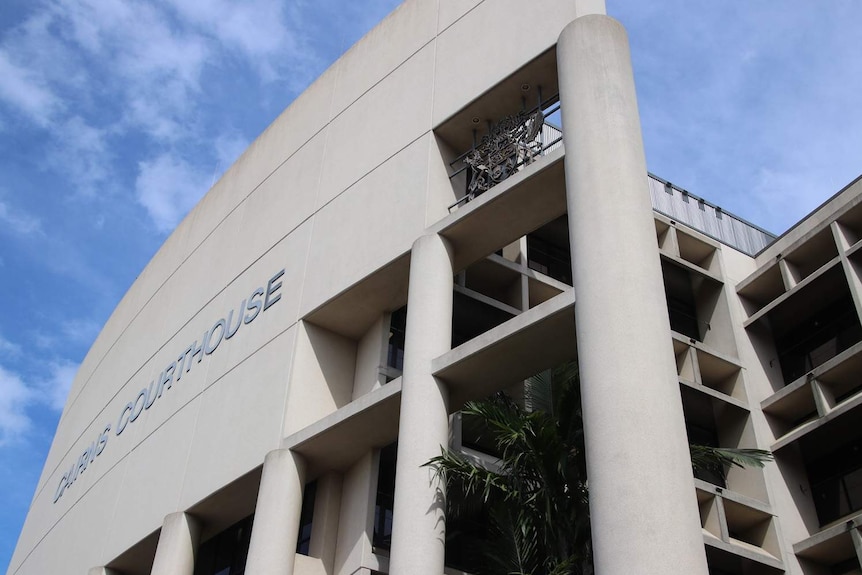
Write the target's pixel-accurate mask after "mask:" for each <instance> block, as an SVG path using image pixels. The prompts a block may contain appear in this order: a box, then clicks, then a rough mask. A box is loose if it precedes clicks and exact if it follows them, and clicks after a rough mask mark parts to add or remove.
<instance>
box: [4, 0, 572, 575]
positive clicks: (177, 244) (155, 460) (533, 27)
mask: <svg viewBox="0 0 862 575" xmlns="http://www.w3.org/2000/svg"><path fill="white" fill-rule="evenodd" d="M575 4H576V3H573V2H570V1H569V0H555V1H553V2H547V3H543V5H542V8H541V10H534V9H526V10H525V9H524V6H523V4H522V3H521V2H519V1H516V0H484V1H479V2H477V1H466V0H439V1H430V0H413V1H408V2H406V3H405V4H404V5H402V6H401V7H400V8H398V9H397V10H396V11H395V12H394V13H392V14H391V15H390V16H389V17H388V18H387V19H386V20H385V21H384V22H383V23H381V24H380V25H379V26H378V27H377V28H375V29H374V30H373V31H372V32H371V33H370V34H369V35H368V36H366V37H365V38H364V39H363V40H361V41H360V42H359V43H358V44H357V45H356V46H354V47H353V48H352V49H351V50H350V51H349V52H347V53H346V54H345V55H344V56H343V57H342V58H341V59H340V60H338V61H337V62H336V63H335V64H334V65H333V66H332V67H331V68H330V69H328V70H327V71H326V72H324V74H323V75H322V76H321V77H320V78H319V79H318V80H317V81H316V82H315V83H314V84H313V85H312V86H311V87H309V88H308V90H306V92H304V93H303V94H302V95H301V96H299V97H298V98H297V99H296V101H294V102H293V103H292V104H291V105H290V107H289V108H287V109H286V110H285V111H284V112H283V113H282V114H281V116H279V117H278V118H277V119H276V120H275V121H274V122H273V124H272V125H271V126H270V127H269V128H268V129H267V130H266V131H265V132H264V133H263V134H261V136H260V137H259V138H258V139H257V140H256V141H255V142H254V143H253V144H252V145H251V146H250V147H249V148H248V150H247V151H246V152H245V153H244V154H243V156H242V157H241V158H240V159H239V160H238V161H237V162H236V164H234V165H233V166H232V167H231V168H230V169H229V170H228V172H227V173H226V174H225V175H224V176H223V177H222V179H221V180H220V181H219V182H218V183H217V184H216V185H215V186H214V187H213V188H212V190H210V192H209V193H208V194H207V195H206V197H205V198H204V199H203V200H202V201H201V202H200V204H199V205H198V206H197V207H195V208H194V210H192V212H191V213H190V214H189V215H188V216H187V217H186V218H185V220H184V221H183V222H182V223H181V224H180V225H179V226H178V228H177V229H176V230H175V231H174V233H173V234H172V235H171V236H170V237H169V238H168V239H167V240H166V242H165V244H164V245H163V246H162V248H161V249H160V250H159V252H158V253H157V254H156V256H155V257H154V258H153V259H152V261H151V262H150V263H149V265H147V267H146V268H145V269H144V270H143V272H142V273H141V275H140V276H139V278H138V279H137V281H136V282H135V283H134V285H133V286H132V287H131V288H130V289H129V291H128V293H127V294H126V296H125V297H124V298H123V300H122V301H121V302H120V304H119V305H118V306H117V309H116V310H115V311H114V313H113V315H112V316H111V318H110V320H109V321H108V322H107V324H106V325H105V327H104V329H103V330H102V332H101V334H100V335H99V336H98V338H97V340H96V341H95V343H94V344H93V346H92V348H91V350H90V352H89V353H88V355H87V357H86V359H85V360H84V362H83V363H82V365H81V368H80V371H79V373H78V375H77V378H76V379H75V382H74V385H73V388H72V391H71V393H70V396H69V400H68V403H67V405H66V407H65V409H64V412H63V415H62V418H61V420H60V424H59V427H58V430H57V434H56V436H55V438H54V442H53V445H52V447H51V451H50V454H49V455H48V459H47V461H46V464H45V468H44V471H43V474H42V477H41V479H40V481H39V485H38V487H37V491H36V494H35V497H34V499H33V503H32V506H31V509H30V513H29V515H28V518H27V521H26V524H25V526H24V529H23V532H22V534H21V537H20V540H19V542H18V547H17V549H16V551H15V555H14V557H13V559H12V562H11V565H10V568H9V573H21V574H24V573H84V572H86V571H87V570H88V569H89V568H90V567H93V566H98V565H104V564H106V563H108V562H110V561H111V560H112V559H113V558H115V557H117V556H118V555H119V554H121V553H122V552H124V551H125V550H126V549H128V548H129V547H130V546H132V545H134V544H136V543H137V542H139V541H140V540H142V539H143V538H145V537H147V536H149V535H151V534H152V533H154V532H155V531H157V530H158V529H159V528H160V527H161V525H162V521H163V518H164V517H165V516H166V515H168V514H170V513H172V512H176V511H183V510H186V509H188V508H189V507H191V506H192V505H194V504H195V503H196V502H199V501H200V500H201V499H203V498H204V497H206V496H208V495H209V494H211V493H213V492H214V491H216V490H218V489H219V488H221V487H222V486H224V485H226V484H228V483H229V482H231V481H233V480H234V479H236V478H237V477H240V476H241V475H243V474H245V473H247V472H249V471H250V470H253V469H255V468H256V467H258V466H260V465H261V463H262V462H263V459H264V456H265V454H266V453H267V452H268V451H270V450H272V449H275V448H278V447H279V445H280V443H281V440H282V438H283V437H284V436H285V433H286V431H290V430H295V429H296V428H297V422H296V421H291V420H290V417H291V416H290V415H289V414H290V413H293V412H296V411H297V410H298V408H301V407H303V406H298V405H293V406H290V405H288V403H289V401H288V400H289V395H290V396H291V397H293V398H295V400H294V401H296V402H298V401H300V399H301V398H302V397H303V396H304V395H303V393H301V390H290V389H289V387H290V386H289V382H290V381H291V370H292V369H293V368H294V363H295V362H294V358H295V356H296V353H297V352H296V349H297V346H301V345H302V343H301V342H302V341H304V340H305V339H307V337H308V335H307V334H305V333H304V331H303V329H301V328H300V327H299V324H298V323H297V322H298V321H299V320H300V319H302V318H303V317H305V316H306V315H307V314H308V313H309V312H311V311H313V310H315V309H316V308H318V307H319V306H321V304H324V303H325V302H327V301H328V300H330V299H331V298H333V297H334V296H335V295H337V294H339V293H340V292H342V291H343V290H345V289H346V288H347V287H349V286H351V285H352V284H354V283H356V282H357V281H359V280H361V279H362V278H363V277H365V276H367V275H368V274H369V273H371V272H372V271H373V270H375V269H378V268H380V267H381V266H383V265H385V264H387V263H389V262H391V261H392V260H394V259H396V258H398V257H400V256H402V255H403V254H405V253H407V252H408V251H409V250H410V247H411V245H412V243H413V241H414V240H415V239H416V238H417V237H418V236H420V235H421V234H422V233H423V231H424V230H425V228H426V227H427V226H429V225H430V224H432V223H433V222H436V221H437V220H439V219H440V218H441V217H443V216H444V215H445V214H446V213H447V211H446V208H447V206H448V205H449V204H450V203H451V202H452V201H454V196H453V192H452V187H451V185H450V184H449V181H448V175H447V172H446V165H445V161H444V160H443V155H442V154H441V150H440V149H439V144H438V141H437V139H436V138H435V136H434V133H433V131H432V129H433V128H434V127H436V126H437V125H438V124H439V123H441V122H442V121H444V120H445V119H447V118H449V117H451V116H452V115H453V114H455V113H456V112H457V111H458V110H460V109H461V108H463V107H464V106H465V105H466V104H467V103H469V102H470V101H472V100H474V99H475V98H477V97H478V96H480V95H481V94H482V93H483V92H484V91H486V90H487V89H488V88H489V87H491V86H493V85H495V84H496V83H498V82H500V81H501V80H502V79H503V78H505V77H506V76H508V75H509V74H510V73H511V72H512V71H514V70H516V69H517V68H518V67H520V66H522V65H523V64H524V63H526V62H528V61H530V60H531V59H533V58H535V57H536V56H537V55H539V54H541V53H542V52H544V51H546V50H547V49H548V48H550V47H552V46H553V45H554V43H555V42H556V38H557V36H558V34H559V32H560V30H561V29H562V27H563V26H564V25H565V24H566V23H567V22H569V21H570V20H572V19H574V18H575V15H576V14H575ZM282 270H283V274H281V275H278V274H279V273H280V272H281V271H282ZM276 275H278V277H277V278H276V279H275V280H273V281H270V280H271V278H273V277H274V276H276ZM257 288H261V290H260V291H263V292H267V291H269V292H270V294H269V299H270V301H271V302H272V303H271V305H270V306H269V307H268V308H267V309H265V310H263V309H260V310H259V311H257V312H255V310H256V309H258V307H257V304H259V305H260V308H263V304H264V300H266V299H267V294H266V293H260V291H256V290H257ZM252 296H253V298H252ZM250 298H252V301H253V302H257V303H251V304H250V303H249V299H250ZM243 302H244V303H243ZM243 307H244V308H245V309H243ZM232 311H233V314H232V315H231V312H232ZM241 314H242V315H243V316H244V318H251V317H253V319H252V320H251V321H250V322H249V323H242V324H241V325H240V326H239V328H238V330H237V331H236V332H235V333H233V334H232V337H230V338H229V339H228V338H227V337H226V335H227V334H226V333H225V332H226V331H227V332H233V329H234V328H235V327H236V325H237V323H238V319H239V317H240V315H241ZM221 319H224V320H225V323H224V324H219V323H218V322H219V320H221ZM211 329H212V330H213V334H212V337H211V338H210V340H209V348H210V349H212V351H211V353H209V354H207V353H205V352H206V351H207V350H204V352H202V354H201V355H200V356H195V357H193V358H192V357H191V355H192V353H191V352H193V351H195V350H194V347H193V346H194V345H195V344H196V345H198V346H199V345H201V343H202V341H203V336H204V334H206V333H208V332H209V331H210V330H211ZM298 335H299V336H301V337H298ZM190 346H192V347H193V349H192V350H189V352H188V353H187V350H188V348H189V347H190ZM198 357H201V358H202V359H201V361H198ZM180 358H183V359H180ZM180 361H181V362H182V365H183V366H189V365H191V367H190V369H189V370H188V371H186V370H185V369H183V368H182V367H180ZM172 365H173V367H172V368H171V366H172ZM163 372H166V373H165V376H164V377H162V374H163ZM168 376H170V378H168ZM310 381H313V378H312V379H311V380H310ZM143 390H151V391H147V392H143ZM312 395H313V394H312ZM346 400H347V401H349V400H350V397H349V395H348V397H347V398H346ZM343 401H344V398H338V397H333V400H332V402H330V403H329V404H325V405H322V406H319V407H318V408H317V409H318V411H324V412H325V411H327V410H330V411H331V410H332V409H335V408H336V407H337V406H338V404H339V403H341V402H343ZM130 402H131V403H132V408H131V409H127V408H126V406H127V405H128V404H129V403H130ZM136 402H137V405H136ZM324 403H326V402H324ZM147 405H149V407H148V408H147V407H146V406H147ZM138 411H140V414H139V415H137V416H136V414H137V413H138ZM299 411H302V409H299ZM312 411H313V410H312ZM132 418H134V420H133V421H130V420H131V419H132ZM108 425H110V430H108V431H105V429H106V426H108ZM118 429H121V430H122V433H121V434H120V435H117V431H118ZM91 446H92V448H91ZM70 472H71V474H70ZM64 475H65V476H66V479H65V484H66V486H65V488H63V485H64V479H63V477H64ZM70 478H71V479H70ZM58 494H59V497H58ZM55 498H56V502H55Z"/></svg>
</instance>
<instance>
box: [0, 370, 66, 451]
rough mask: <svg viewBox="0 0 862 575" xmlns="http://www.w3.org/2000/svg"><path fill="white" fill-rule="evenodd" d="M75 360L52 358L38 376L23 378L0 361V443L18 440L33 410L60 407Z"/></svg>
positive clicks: (28, 422)
mask: <svg viewBox="0 0 862 575" xmlns="http://www.w3.org/2000/svg"><path fill="white" fill-rule="evenodd" d="M79 367H80V365H79V364H77V363H75V362H72V361H68V360H65V359H55V360H53V361H51V362H49V363H48V364H47V372H46V373H44V374H43V375H42V376H41V377H31V378H29V383H28V382H27V378H25V377H24V376H23V375H21V374H20V373H18V372H16V371H14V370H12V369H9V368H7V367H4V366H3V365H2V364H0V397H2V398H3V401H0V447H3V446H5V445H8V444H10V443H15V442H19V441H22V440H23V439H24V437H25V435H26V433H27V432H28V431H29V430H30V429H31V428H32V425H33V410H35V409H37V408H39V407H42V408H47V409H50V410H53V411H55V412H59V411H62V409H63V405H64V404H65V403H66V398H67V396H68V395H69V389H70V388H71V386H72V382H73V381H74V379H75V374H76V373H77V372H78V368H79Z"/></svg>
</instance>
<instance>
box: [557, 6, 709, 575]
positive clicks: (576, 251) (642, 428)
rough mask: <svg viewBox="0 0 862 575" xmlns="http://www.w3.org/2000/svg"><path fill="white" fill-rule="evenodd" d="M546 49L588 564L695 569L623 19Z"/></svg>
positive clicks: (698, 554) (649, 572) (645, 572)
mask: <svg viewBox="0 0 862 575" xmlns="http://www.w3.org/2000/svg"><path fill="white" fill-rule="evenodd" d="M557 61H558V66H559V81H560V101H561V108H562V114H563V118H562V119H563V143H564V146H565V150H566V158H565V170H566V195H567V201H568V213H569V230H570V238H571V248H572V250H571V252H572V264H573V268H572V269H573V274H574V287H575V294H576V303H575V317H576V322H577V336H578V356H579V362H580V375H581V386H582V401H583V414H584V426H585V439H586V448H587V471H588V476H589V482H590V514H591V519H592V536H593V550H594V555H595V567H596V573H598V574H600V575H622V574H628V573H638V574H641V575H672V574H679V575H706V573H707V567H706V556H705V553H704V547H703V537H702V535H701V528H700V519H699V516H698V509H697V502H696V497H695V492H694V486H693V481H692V471H691V463H690V457H689V452H688V445H687V441H686V432H685V422H684V418H683V412H682V401H681V398H680V392H679V384H678V381H677V377H676V365H675V362H674V355H673V348H672V342H671V338H670V326H669V320H668V312H667V303H666V300H665V294H664V287H663V282H662V274H661V267H660V261H659V255H658V252H657V247H656V245H657V244H656V235H655V225H654V223H653V217H652V206H651V203H650V198H649V191H648V187H647V169H646V161H645V159H644V151H643V141H642V138H641V129H640V119H639V117H638V109H637V99H636V96H635V86H634V76H633V74H632V68H631V60H630V56H629V46H628V39H627V37H626V33H625V30H624V29H623V27H622V25H620V23H619V22H617V21H616V20H614V19H612V18H609V17H607V16H603V15H588V16H583V17H581V18H578V19H576V20H575V21H573V22H572V23H570V24H569V25H568V26H567V27H566V28H565V29H564V30H563V32H562V34H561V35H560V39H559V43H558V44H557Z"/></svg>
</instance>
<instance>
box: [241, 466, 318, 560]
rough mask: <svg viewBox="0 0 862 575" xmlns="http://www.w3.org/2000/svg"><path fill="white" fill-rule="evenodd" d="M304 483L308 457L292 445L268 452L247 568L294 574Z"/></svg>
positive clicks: (258, 494) (261, 480)
mask: <svg viewBox="0 0 862 575" xmlns="http://www.w3.org/2000/svg"><path fill="white" fill-rule="evenodd" d="M304 486H305V460H304V459H303V458H302V456H301V455H299V454H296V453H293V452H292V451H290V450H289V449H276V450H274V451H270V452H269V453H267V454H266V458H265V459H264V462H263V473H262V475H261V478H260V488H259V489H258V493H257V506H256V507H255V511H254V523H253V524H252V527H251V541H250V542H249V547H248V558H247V559H246V564H245V572H246V573H248V574H249V575H264V574H266V575H293V563H294V560H295V559H296V541H297V538H298V537H299V520H300V514H301V512H302V490H303V487H304Z"/></svg>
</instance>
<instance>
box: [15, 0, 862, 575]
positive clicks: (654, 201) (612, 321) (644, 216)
mask: <svg viewBox="0 0 862 575" xmlns="http://www.w3.org/2000/svg"><path fill="white" fill-rule="evenodd" d="M513 14H517V17H513ZM500 38H511V39H515V38H516V39H517V41H509V42H501V41H500ZM466 54H469V55H470V56H469V59H470V61H471V65H470V66H469V67H468V66H465V65H464V59H465V55H466ZM558 108H560V109H562V124H561V125H556V126H554V125H551V124H552V123H553V122H554V121H555V118H556V117H557V115H556V110H557V109H558ZM860 199H862V181H860V180H857V181H856V182H854V183H853V184H851V185H850V186H848V187H847V188H845V189H844V190H842V191H841V192H840V193H839V194H838V195H836V196H835V197H833V198H832V199H831V200H829V201H828V202H827V203H826V204H824V205H823V206H822V207H820V208H819V209H818V210H816V211H815V212H814V213H813V214H812V215H810V216H809V217H807V218H806V219H805V220H803V221H801V222H800V223H799V224H797V225H796V226H795V227H793V228H792V229H791V230H790V231H788V232H787V233H785V234H784V235H782V236H781V237H779V238H777V239H776V238H774V237H772V236H770V235H769V234H767V233H766V232H764V231H763V230H760V229H758V228H756V227H755V226H752V225H751V224H747V223H746V222H744V221H742V220H740V219H739V218H736V217H734V216H733V215H732V214H728V213H725V212H724V211H722V210H720V209H719V208H717V207H716V206H714V205H712V204H710V203H708V202H706V201H704V200H702V199H700V198H698V197H697V196H694V195H692V194H690V193H688V192H687V191H685V190H681V189H680V188H678V187H676V186H674V185H672V184H670V183H668V182H666V181H664V180H660V179H659V178H656V177H653V176H649V177H648V175H647V168H646V165H645V161H644V153H643V144H642V139H641V135H640V125H639V118H638V111H637V102H636V97H635V91H634V80H633V76H632V71H631V65H630V60H629V49H628V43H627V39H626V36H625V32H624V30H623V29H622V27H621V26H620V24H619V23H617V22H616V21H614V20H613V19H611V18H608V17H607V16H605V15H604V2H603V1H602V0H580V1H579V0H575V1H572V0H553V1H548V2H544V3H542V7H541V9H540V10H523V3H522V2H516V1H514V0H484V1H479V0H433V1H432V0H408V1H407V2H405V3H404V4H403V5H402V6H401V7H400V8H398V9H397V10H396V11H395V12H393V13H392V14H391V15H390V16H389V17H388V18H387V19H386V20H385V21H384V22H382V23H381V24H380V25H378V27H377V28H375V29H374V30H373V31H372V32H371V33H370V34H368V35H367V36H366V37H365V38H364V39H362V40H361V41H360V42H359V43H358V44H356V45H355V46H354V47H353V48H352V49H351V50H350V51H348V52H347V53H346V54H345V55H344V56H343V57H342V58H341V59H339V60H338V61H337V62H336V63H335V64H334V65H333V66H332V67H331V68H330V69H329V70H327V71H326V72H325V73H324V74H323V75H322V76H321V77H320V78H319V79H318V80H317V81H316V82H315V83H314V84H313V85H312V86H311V87H310V88H309V89H308V90H307V91H306V92H305V93H303V94H302V95H301V96H300V97H299V98H297V100H296V101H294V102H293V103H292V104H291V105H290V107H289V108H287V109H286V110H285V111H284V113H283V114H282V115H281V116H280V117H279V118H278V119H277V120H276V121H275V122H274V123H273V124H272V125H271V126H270V127H269V128H268V129H267V130H266V131H265V132H264V133H263V134H262V135H261V136H260V137H259V138H258V139H257V140H256V141H255V142H254V143H253V144H252V145H251V146H250V147H249V149H248V150H247V151H246V152H245V153H244V154H243V156H242V157H241V158H240V159H239V160H238V161H237V162H236V164H235V165H234V166H232V167H231V168H230V169H229V170H228V171H227V173H226V174H225V175H224V176H223V177H222V179H221V180H220V181H219V182H218V183H217V184H216V185H215V186H214V187H213V188H212V190H210V192H209V193H208V194H207V195H206V197H205V198H204V199H203V200H202V201H201V202H200V204H199V205H198V206H197V207H196V208H194V210H193V211H192V212H191V213H190V214H189V215H188V217H186V218H185V220H184V221H183V222H182V223H181V224H180V226H179V227H178V228H177V229H176V231H175V232H174V233H173V234H172V235H171V236H170V237H169V238H168V239H167V241H166V242H165V244H164V246H163V247H162V248H161V249H160V251H159V252H158V253H157V255H156V256H155V257H154V258H153V260H152V261H151V262H150V263H149V265H148V266H147V267H146V268H145V269H144V270H143V272H142V273H141V275H140V277H139V278H138V279H137V281H136V282H135V283H134V285H133V286H132V287H131V289H130V290H129V292H128V293H127V294H126V296H125V297H124V298H123V300H122V301H121V302H120V304H119V305H118V307H117V309H116V311H115V312H114V313H113V315H112V316H111V318H110V319H109V321H108V323H107V324H106V325H105V327H104V329H103V330H102V332H101V334H100V335H99V336H98V338H97V340H96V341H95V343H94V344H93V347H92V349H91V350H90V352H89V354H88V355H87V357H86V359H85V360H84V362H83V364H82V365H81V368H80V372H79V373H78V375H77V378H76V379H75V383H74V385H73V388H72V390H71V392H70V395H69V399H68V402H67V404H66V407H65V409H64V411H63V415H62V418H61V420H60V423H59V427H58V430H57V434H56V437H55V438H54V442H53V445H52V447H51V451H50V454H49V456H48V459H47V461H46V463H45V468H44V471H43V473H42V477H41V479H40V481H39V485H38V487H37V490H36V494H35V496H34V498H33V502H32V505H31V508H30V512H29V515H28V517H27V521H26V523H25V525H24V529H23V531H22V533H21V536H20V539H19V541H18V546H17V549H16V551H15V555H14V557H13V559H12V562H11V565H10V568H9V571H8V573H9V574H10V575H32V574H40V575H41V574H47V573H51V574H54V573H57V574H60V573H64V574H65V573H69V574H85V573H89V574H90V575H106V574H112V573H119V574H127V575H135V574H146V573H153V574H156V575H163V574H178V575H180V574H182V575H193V574H198V575H214V574H226V573H242V572H245V573H250V574H254V575H258V574H267V575H268V574H285V575H286V574H291V573H295V574H296V575H312V574H314V575H322V574H326V575H348V574H351V575H352V574H357V575H358V574H365V575H370V574H371V573H393V574H396V575H407V574H411V575H413V574H416V575H440V574H441V573H443V572H444V571H445V572H447V573H453V572H457V571H453V569H454V568H455V567H456V566H450V567H446V565H447V563H450V564H451V563H452V561H451V560H452V556H451V555H450V556H449V557H447V555H446V552H445V545H444V540H445V532H444V531H445V526H444V522H443V521H442V520H443V519H444V517H443V510H442V509H441V507H440V498H439V496H440V491H439V489H440V487H441V486H440V485H439V484H438V483H437V482H435V480H434V479H433V478H432V477H431V475H430V472H429V470H428V469H427V468H423V467H420V466H421V464H423V463H424V462H426V461H427V460H428V459H429V458H431V457H432V456H434V455H437V454H439V451H440V446H441V445H450V444H451V445H453V446H455V447H457V448H462V449H464V450H469V449H470V447H469V441H468V439H469V438H466V437H465V436H464V434H462V433H461V431H460V427H459V424H458V421H459V420H458V416H457V411H458V409H459V408H460V407H461V406H462V405H463V403H464V402H465V401H466V400H469V399H472V398H482V397H485V396H487V395H488V394H489V393H492V392H494V391H496V390H501V389H505V388H509V387H511V386H513V385H516V384H518V382H520V381H523V380H524V379H525V378H527V377H529V376H531V375H533V374H536V373H538V372H540V371H542V370H544V369H546V368H549V367H552V366H555V365H558V364H560V363H561V362H564V361H567V360H570V359H573V358H575V357H576V356H577V359H578V361H579V364H580V369H581V378H582V386H583V410H584V418H585V422H586V434H587V435H586V441H587V456H588V467H589V474H590V496H591V503H590V505H591V516H592V530H593V539H594V548H595V564H596V570H597V573H598V574H599V575H619V574H626V575H628V574H633V573H638V574H655V575H659V574H660V575H668V574H671V573H673V574H680V575H706V574H707V573H711V574H713V575H719V574H722V575H726V574H731V575H740V574H744V575H759V574H764V575H768V574H773V573H784V572H786V573H792V574H799V575H802V574H805V575H826V574H839V573H845V574H849V573H856V574H858V573H862V569H860V557H862V535H860V531H859V528H860V525H862V450H860V447H862V427H860V426H859V425H858V421H859V420H858V419H857V418H858V417H859V415H860V412H862V407H860V406H862V378H860V375H859V373H860V370H862V328H860V317H862V283H860V277H862V275H860V274H862V255H860V254H862V247H860V246H862V205H860ZM576 344H577V345H576ZM687 437H689V438H691V439H692V440H693V441H698V442H700V443H708V444H713V445H719V446H723V447H748V448H753V447H759V448H765V449H771V450H773V451H774V452H775V458H776V461H775V463H770V464H768V465H767V466H766V468H765V469H753V468H747V469H730V470H729V472H728V473H727V477H726V480H725V479H723V478H721V477H714V476H712V477H711V476H708V475H703V476H699V477H693V474H692V471H691V467H690V462H689V455H688V449H687ZM396 440H397V447H394V444H395V442H396Z"/></svg>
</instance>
